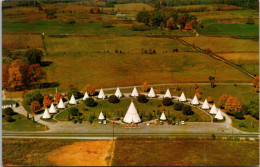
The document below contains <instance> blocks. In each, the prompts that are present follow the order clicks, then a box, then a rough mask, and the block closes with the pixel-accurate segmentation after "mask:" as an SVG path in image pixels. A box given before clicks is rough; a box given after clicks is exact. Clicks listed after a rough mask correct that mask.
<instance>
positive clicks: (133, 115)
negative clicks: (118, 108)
mask: <svg viewBox="0 0 260 167" xmlns="http://www.w3.org/2000/svg"><path fill="white" fill-rule="evenodd" d="M124 122H126V123H138V122H141V119H140V117H139V114H138V112H137V110H136V108H135V105H134V103H133V102H131V104H130V106H129V108H128V110H127V112H126V114H125V117H124Z"/></svg>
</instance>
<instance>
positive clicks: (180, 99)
mask: <svg viewBox="0 0 260 167" xmlns="http://www.w3.org/2000/svg"><path fill="white" fill-rule="evenodd" d="M179 101H187V99H186V97H185V94H184V92H182V93H181V96H180V98H179Z"/></svg>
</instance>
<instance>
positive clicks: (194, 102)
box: [191, 95, 200, 105]
mask: <svg viewBox="0 0 260 167" xmlns="http://www.w3.org/2000/svg"><path fill="white" fill-rule="evenodd" d="M191 104H192V105H199V104H200V103H199V101H198V98H197V96H196V95H195V96H194V98H193V100H192V101H191Z"/></svg>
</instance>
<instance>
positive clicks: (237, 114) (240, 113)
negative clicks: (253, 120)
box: [234, 111, 245, 120]
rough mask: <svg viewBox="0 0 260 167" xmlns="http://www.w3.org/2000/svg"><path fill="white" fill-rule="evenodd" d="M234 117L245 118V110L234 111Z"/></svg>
mask: <svg viewBox="0 0 260 167" xmlns="http://www.w3.org/2000/svg"><path fill="white" fill-rule="evenodd" d="M234 117H235V118H236V119H240V120H242V119H245V117H244V112H243V111H240V112H235V113H234Z"/></svg>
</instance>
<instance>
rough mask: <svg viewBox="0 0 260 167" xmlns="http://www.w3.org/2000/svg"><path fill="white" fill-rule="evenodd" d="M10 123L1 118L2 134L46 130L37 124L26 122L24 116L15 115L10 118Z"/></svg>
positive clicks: (30, 121)
mask: <svg viewBox="0 0 260 167" xmlns="http://www.w3.org/2000/svg"><path fill="white" fill-rule="evenodd" d="M12 118H13V121H12V122H6V121H5V119H4V117H3V122H2V131H3V132H6V131H8V132H29V131H44V130H47V129H48V128H47V127H45V126H44V125H42V124H39V123H33V121H32V120H28V119H27V118H26V117H25V116H23V115H20V114H17V115H14V116H12Z"/></svg>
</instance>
